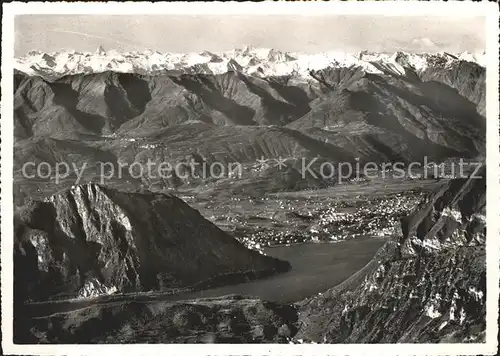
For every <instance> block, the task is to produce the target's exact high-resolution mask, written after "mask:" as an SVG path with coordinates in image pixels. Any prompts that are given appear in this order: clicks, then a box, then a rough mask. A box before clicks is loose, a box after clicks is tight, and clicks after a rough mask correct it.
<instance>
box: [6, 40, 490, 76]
mask: <svg viewBox="0 0 500 356" xmlns="http://www.w3.org/2000/svg"><path fill="white" fill-rule="evenodd" d="M463 60H464V61H469V62H474V63H477V64H479V65H480V66H483V67H484V66H485V54H484V53H468V52H464V53H460V54H451V53H446V52H443V53H405V52H396V53H374V52H368V51H361V52H357V53H344V52H339V51H329V52H323V53H316V54H308V53H297V52H282V51H279V50H276V49H271V48H254V47H250V46H247V47H245V48H243V49H234V50H231V51H227V52H217V53H215V52H209V51H204V52H201V53H160V52H157V51H152V50H147V51H144V52H127V53H124V52H123V53H122V52H119V51H115V50H111V51H106V50H105V49H104V48H102V46H100V47H99V48H98V49H97V51H96V52H94V53H91V52H76V51H60V52H55V53H44V52H39V51H32V52H29V53H28V54H27V55H26V56H23V57H21V58H17V59H16V61H15V68H17V69H18V70H20V71H23V72H25V73H27V74H30V75H40V76H43V77H47V78H56V77H61V76H64V75H68V74H81V73H83V74H89V73H100V72H104V71H116V72H121V73H141V74H155V73H157V72H164V71H179V72H181V73H196V74H201V73H203V74H223V73H226V72H228V71H239V72H242V73H245V74H247V75H252V76H258V77H269V76H293V77H296V78H298V79H311V76H310V72H311V71H316V70H321V69H325V68H343V67H352V66H355V67H361V68H363V70H364V71H365V72H367V73H374V74H382V73H383V72H384V70H385V71H387V70H389V71H392V72H394V73H396V74H404V73H405V68H413V69H414V70H415V71H417V72H421V71H424V70H426V69H427V68H428V67H433V66H435V65H436V64H437V63H439V64H440V65H445V66H446V65H452V64H453V63H455V62H457V61H463ZM381 66H382V67H383V68H384V69H381V68H380V67H381Z"/></svg>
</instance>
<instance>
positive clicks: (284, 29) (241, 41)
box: [15, 15, 486, 56]
mask: <svg viewBox="0 0 500 356" xmlns="http://www.w3.org/2000/svg"><path fill="white" fill-rule="evenodd" d="M15 31H16V33H15V36H16V41H15V55H16V56H20V55H23V54H26V53H27V52H29V51H31V50H42V51H47V52H53V51H58V50H60V49H67V50H71V49H74V50H77V51H95V50H96V49H97V48H98V47H99V45H102V46H103V47H104V48H105V49H118V50H126V51H129V50H144V49H146V48H150V49H152V50H157V51H160V52H167V51H168V52H191V51H203V50H209V51H223V50H229V49H233V48H241V47H243V46H245V45H253V46H255V47H272V48H276V49H279V50H283V51H303V52H320V51H326V50H342V51H346V52H351V51H359V50H364V49H367V50H372V51H389V52H391V51H396V50H403V51H413V52H418V51H427V52H436V51H448V52H462V51H466V50H467V51H471V52H476V51H483V50H484V49H485V36H486V32H485V21H484V18H478V17H475V18H460V17H455V18H452V17H423V16H418V17H417V16H415V17H412V16H408V17H401V16H400V17H385V16H374V15H364V16H363V15H359V16H353V15H342V16H340V15H335V16H334V15H325V16H313V17H308V16H291V15H283V16H277V15H268V16H265V15H262V16H256V15H251V16H246V15H226V16H221V15H197V16H186V15H157V16H151V15H148V16H145V15H138V16H129V15H126V16H125V15H115V16H110V15H106V16H104V15H78V16H77V15H21V16H17V17H16V19H15Z"/></svg>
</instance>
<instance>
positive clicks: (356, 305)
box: [295, 170, 486, 343]
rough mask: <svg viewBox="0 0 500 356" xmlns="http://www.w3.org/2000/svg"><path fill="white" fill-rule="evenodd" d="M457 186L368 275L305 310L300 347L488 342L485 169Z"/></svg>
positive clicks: (426, 207)
mask: <svg viewBox="0 0 500 356" xmlns="http://www.w3.org/2000/svg"><path fill="white" fill-rule="evenodd" d="M478 174H479V175H481V176H482V178H477V179H475V178H472V177H471V178H469V179H458V180H451V181H450V182H449V183H447V184H446V185H444V186H443V187H442V188H440V189H439V190H438V191H437V192H434V193H432V194H430V195H429V196H428V197H427V199H425V200H424V201H423V202H422V203H421V204H420V206H418V207H417V208H416V209H415V210H414V211H413V212H412V213H411V214H409V216H408V217H407V218H405V219H403V221H402V227H403V236H402V237H401V239H400V240H399V241H390V242H389V243H387V244H386V245H385V246H384V247H383V248H382V249H381V250H380V251H379V252H378V254H377V256H376V258H375V259H374V260H372V261H371V262H370V263H369V264H368V265H367V266H365V267H364V268H363V269H362V270H361V271H359V272H358V273H356V274H355V275H354V276H352V277H351V278H350V279H349V280H347V281H345V282H344V283H342V284H341V285H339V286H337V287H335V288H333V289H331V290H329V291H327V292H326V293H324V294H322V295H320V296H317V297H314V298H311V299H309V300H306V301H304V302H303V303H302V305H301V307H300V310H299V315H300V316H299V323H300V325H301V327H300V330H299V332H298V334H297V335H296V336H295V340H296V341H297V340H300V341H302V340H306V341H315V342H327V343H373V342H377V343H395V342H418V343H423V342H432V343H435V342H481V341H483V340H484V338H485V328H486V319H485V318H486V306H485V297H486V262H485V235H486V227H485V220H484V216H485V215H484V214H485V198H486V185H485V180H486V175H485V170H483V171H482V172H479V173H478Z"/></svg>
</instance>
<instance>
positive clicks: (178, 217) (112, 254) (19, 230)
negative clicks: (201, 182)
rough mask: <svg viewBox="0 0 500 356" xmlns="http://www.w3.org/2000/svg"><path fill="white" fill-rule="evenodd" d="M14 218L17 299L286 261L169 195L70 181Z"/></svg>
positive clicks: (239, 274)
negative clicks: (69, 185)
mask: <svg viewBox="0 0 500 356" xmlns="http://www.w3.org/2000/svg"><path fill="white" fill-rule="evenodd" d="M15 220H16V221H15V246H14V261H15V280H16V293H19V294H18V298H20V299H16V300H22V299H35V300H36V299H46V298H51V297H55V296H56V295H61V296H62V295H65V296H76V295H79V296H82V297H85V296H93V295H100V294H109V293H113V292H116V291H119V292H136V291H149V290H172V289H176V288H184V287H190V286H194V285H198V286H201V285H202V284H203V283H205V284H206V285H207V286H208V285H211V284H217V283H219V284H220V283H222V282H224V281H228V280H230V279H231V280H234V281H238V280H240V281H241V280H242V279H244V278H255V277H258V276H261V275H265V274H271V273H273V272H276V271H285V270H287V269H288V268H289V264H288V263H287V262H283V261H279V260H276V259H273V258H270V257H267V256H263V255H261V254H260V253H258V252H255V251H250V250H248V249H246V248H245V247H244V246H243V245H242V244H240V243H239V242H238V241H237V240H236V239H234V238H233V237H232V236H230V235H228V234H227V233H225V232H223V231H222V230H220V229H219V228H217V227H216V226H215V225H213V224H212V223H210V222H209V221H208V220H205V219H204V218H203V217H202V216H201V215H200V214H199V212H198V211H196V210H194V209H192V208H190V207H189V206H188V205H187V204H186V203H184V202H183V201H182V200H180V199H178V198H176V197H174V196H172V195H164V194H153V193H145V194H139V193H124V192H120V191H117V190H114V189H109V188H105V187H102V186H99V185H96V184H88V185H81V186H74V187H73V188H71V189H69V190H66V191H63V192H60V193H58V194H55V195H53V196H51V197H50V198H47V199H45V200H44V201H34V202H32V203H30V204H28V205H27V206H24V207H22V208H21V209H19V211H17V213H16V219H15ZM200 283H202V284H200ZM205 284H203V285H205Z"/></svg>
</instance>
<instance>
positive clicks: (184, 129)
mask: <svg viewBox="0 0 500 356" xmlns="http://www.w3.org/2000/svg"><path fill="white" fill-rule="evenodd" d="M230 53H233V54H234V56H233V57H234V58H235V59H234V60H233V59H231V60H228V58H229V55H228V54H221V55H215V54H210V53H208V52H204V53H202V54H197V55H196V56H195V57H193V56H190V55H177V56H178V57H175V55H172V54H170V55H160V54H157V53H156V52H151V53H150V54H149V56H146V55H144V54H128V55H127V56H131V58H134V60H135V59H136V60H137V61H136V62H133V61H132V62H131V61H128V60H126V59H124V58H125V57H123V56H125V55H123V56H122V57H115V56H114V55H111V54H110V53H106V52H105V51H104V50H102V49H100V50H99V51H98V52H97V53H95V54H79V53H76V52H73V53H72V54H71V53H69V52H68V53H59V54H57V55H47V54H32V55H31V56H30V57H29V58H31V59H32V60H33V64H32V65H31V67H32V68H38V69H37V70H35V71H34V72H36V73H38V74H40V73H43V76H40V75H28V74H26V73H24V72H22V71H18V70H15V73H14V90H15V93H14V128H15V129H14V134H15V137H16V145H15V169H16V171H15V172H16V173H15V174H16V177H17V174H18V173H19V172H20V169H21V166H22V164H23V163H24V162H26V161H34V162H39V161H45V162H52V163H54V164H55V163H57V162H59V161H61V160H63V161H65V162H67V163H68V164H71V163H72V162H80V163H81V162H84V161H85V162H87V164H89V165H92V164H93V163H95V162H98V161H107V162H115V163H116V162H119V161H126V162H127V163H128V164H131V163H132V162H134V161H140V162H143V161H145V160H147V159H151V160H153V161H154V162H157V163H159V162H163V161H168V162H171V163H172V164H175V163H177V162H178V161H179V160H184V159H185V157H186V155H192V156H193V157H197V158H196V159H197V160H202V161H204V162H206V163H207V164H211V163H214V162H220V163H223V164H226V163H232V162H239V163H241V164H243V165H246V166H248V170H245V172H247V173H248V172H250V173H249V177H250V178H251V179H252V182H254V179H256V177H257V176H262V175H266V173H265V172H257V171H255V170H254V169H253V168H252V167H253V166H254V165H255V164H256V160H257V159H260V158H262V157H265V158H267V159H278V158H281V159H284V160H286V161H287V164H288V166H287V167H288V169H289V171H287V172H286V173H284V172H281V173H283V174H285V176H284V177H283V179H284V181H280V182H274V183H272V185H273V187H274V188H273V189H278V190H279V187H280V186H282V188H283V189H297V187H302V188H303V187H305V186H311V185H313V186H317V184H319V182H318V181H317V180H314V179H312V180H311V179H308V180H304V179H303V178H300V174H299V173H298V171H297V166H300V160H301V159H302V158H306V159H313V158H318V161H317V164H318V165H320V164H321V162H324V161H328V162H340V161H342V162H343V161H349V162H354V160H355V159H356V158H359V159H360V160H361V161H362V162H363V161H364V162H366V161H371V162H387V161H392V162H394V161H398V162H401V161H403V162H409V161H415V160H419V161H420V160H422V159H423V157H425V156H427V157H429V158H431V159H435V160H438V161H442V160H447V159H449V158H453V157H477V156H484V152H485V137H486V134H485V133H486V120H485V107H486V105H485V93H486V90H485V87H486V86H485V83H486V69H485V68H484V67H482V66H480V65H479V64H477V63H475V62H471V61H466V60H463V59H460V58H458V57H455V56H452V55H448V54H440V55H429V54H418V55H412V54H405V53H396V54H394V55H386V54H373V53H367V52H363V53H359V54H358V57H355V56H352V55H342V56H340V54H337V57H335V56H333V57H328V56H327V55H304V57H300V56H299V57H298V59H293V58H296V57H297V56H296V54H286V53H282V52H277V51H272V50H265V51H264V50H257V49H249V48H247V49H245V50H239V51H233V52H230ZM293 56H295V57H293ZM334 57H335V58H337V60H338V61H337V62H336V63H337V64H334V62H333V58H334ZM360 57H361V58H363V59H359V58H360ZM36 58H38V59H39V62H36V64H34V63H35V59H36ZM51 58H52V59H51ZM71 58H72V59H73V60H69V59H71ZM112 58H114V59H112ZM117 58H122V59H121V60H122V62H120V61H119V60H118V59H117ZM127 58H128V57H127ZM152 58H157V60H158V63H163V64H164V66H166V67H168V66H169V65H173V64H172V63H174V62H175V61H174V59H175V58H176V61H177V62H175V63H177V66H178V68H182V69H183V70H182V71H180V70H177V71H173V70H168V71H165V72H156V74H151V73H150V74H140V73H122V71H132V72H133V71H135V70H136V69H137V68H139V67H140V68H143V69H144V68H150V67H148V65H149V64H150V63H151V62H148V61H147V60H146V59H148V60H150V61H151V60H152ZM165 58H169V60H170V62H169V61H165V62H162V60H164V59H165ZM194 58H197V59H196V60H194ZM217 58H219V59H217ZM259 58H261V59H259ZM306 58H309V59H310V60H311V62H314V61H313V59H315V60H317V59H318V58H323V59H324V62H321V63H322V64H321V65H319V64H317V63H316V67H315V68H316V69H315V70H309V71H308V72H307V71H306V70H305V68H306V67H299V69H300V70H298V71H297V72H295V73H296V74H297V73H298V76H295V75H269V74H270V73H274V72H273V71H275V70H276V68H288V69H287V70H286V71H284V70H283V71H281V72H280V71H278V73H281V74H283V73H289V74H290V73H292V70H291V69H290V68H292V67H293V66H294V65H297V64H300V63H307V61H306ZM356 58H357V59H356ZM63 59H65V60H64V61H63ZM94 59H95V60H96V63H97V64H99V63H101V64H102V66H100V65H101V64H99V65H97V64H96V65H93V67H90V66H82V67H78V66H77V67H74V66H73V67H72V66H71V65H69V64H68V63H70V64H71V63H73V64H75V63H76V64H78V63H80V64H81V61H83V63H87V62H88V63H90V62H92V61H93V60H94ZM97 59H99V61H100V60H102V61H101V62H99V61H98V60H97ZM111 59H112V60H113V61H114V62H112V63H115V64H119V63H127V65H131V67H130V66H129V67H127V68H128V69H127V70H125V69H126V68H125V67H123V68H122V71H120V70H117V69H116V68H114V69H115V70H106V71H103V72H100V73H94V72H95V71H99V70H101V69H105V67H107V66H108V64H109V63H110V62H109V61H110V60H111ZM202 59H203V60H206V62H205V63H203V65H202V64H199V62H200V61H201V60H202ZM243 59H244V60H245V61H246V62H244V61H243ZM369 59H370V60H369ZM24 60H25V61H26V59H24ZM252 60H253V63H254V64H251V62H252ZM341 60H342V61H341ZM196 61H197V63H198V64H196V63H195V62H196ZM217 61H219V62H217ZM230 61H233V62H234V63H238V65H236V64H235V65H234V70H232V71H227V68H226V67H227V66H226V64H228V63H229V62H230ZM18 63H21V62H18ZM92 63H93V62H92ZM104 63H106V65H105V66H104ZM131 63H135V64H133V65H132V64H131ZM169 63H170V64H169ZM214 63H215V64H217V63H219V64H217V65H220V66H219V67H217V66H215V67H211V66H212V65H215V64H214ZM259 63H260V64H261V66H262V65H264V64H263V63H266V64H268V66H267V67H266V68H267V69H269V71H264V72H262V73H261V74H262V75H261V76H259V75H258V72H257V71H256V70H254V69H255V68H257V67H255V66H259ZM318 63H319V62H318ZM49 64H50V66H49V67H50V68H51V69H50V72H46V71H45V69H46V68H47V65H49ZM186 65H191V67H186ZM183 66H184V67H183ZM224 66H226V67H224ZM280 66H282V67H280ZM322 66H325V67H324V68H322V69H321V67H322ZM111 67H112V68H113V66H111ZM216 67H217V68H219V69H220V70H219V69H218V70H219V71H220V72H221V74H207V73H206V72H207V71H208V69H210V68H212V69H214V68H216ZM223 67H224V68H226V69H224V68H223ZM86 68H87V69H86ZM189 68H191V69H192V72H189V71H188V69H189ZM252 68H253V69H252ZM205 69H206V70H205ZM271 69H272V70H271ZM308 69H310V68H308ZM280 70H281V69H280ZM79 71H83V72H84V73H80V74H68V73H70V72H79ZM214 71H215V72H216V70H215V69H214ZM301 71H302V74H300V73H301ZM87 72H92V73H87ZM31 73H32V74H33V71H32V72H31ZM54 73H59V74H58V75H62V74H63V73H64V74H68V75H65V76H63V77H57V78H55V77H54ZM252 73H257V74H256V75H253V74H252ZM48 76H49V77H52V79H48V78H47V77H48ZM316 168H317V167H316ZM88 172H90V170H89V171H88ZM275 173H276V172H273V173H272V174H271V173H270V176H269V177H268V178H270V177H272V179H271V178H270V181H274V180H275V179H277V177H278V176H277V175H276V174H275ZM18 178H19V180H17V182H21V181H23V179H22V177H18ZM90 178H91V177H90ZM90 178H89V179H90ZM247 178H248V177H247ZM309 178H310V177H309ZM124 179H125V178H124ZM127 179H130V180H131V181H132V182H135V181H136V180H134V179H132V178H130V177H128V178H127ZM172 179H173V181H168V182H165V181H163V182H140V184H146V185H148V186H150V185H151V184H156V183H158V184H159V186H163V187H165V186H169V187H170V186H178V185H182V184H184V183H186V182H182V181H181V180H178V179H176V178H175V177H173V178H172ZM259 179H262V177H261V178H259ZM243 181H244V179H243ZM31 183H32V182H31ZM31 183H30V184H31ZM200 183H202V182H193V181H191V182H190V184H200ZM247 183H248V182H246V183H245V184H247ZM242 184H243V183H242ZM248 184H250V183H248ZM252 184H253V183H252ZM252 184H250V185H252ZM236 186H237V184H234V185H231V187H230V189H234V188H235V187H236ZM254 186H255V185H254ZM47 189H48V187H47V186H45V187H44V190H47ZM228 189H229V188H228ZM29 194H33V192H30V193H29Z"/></svg>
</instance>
